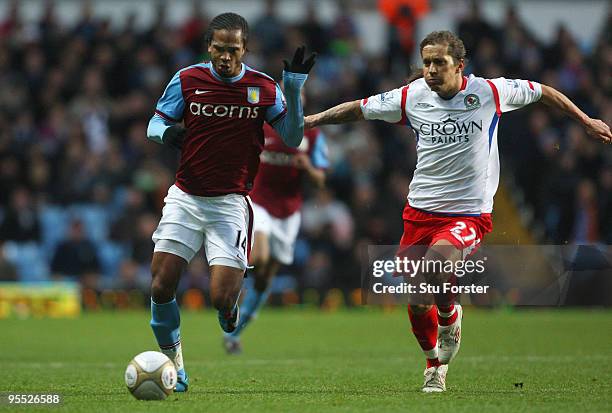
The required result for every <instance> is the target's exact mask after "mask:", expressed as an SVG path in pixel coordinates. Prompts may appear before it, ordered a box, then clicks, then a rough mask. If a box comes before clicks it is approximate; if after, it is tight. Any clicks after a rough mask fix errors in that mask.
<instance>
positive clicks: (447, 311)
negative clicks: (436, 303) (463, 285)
mask: <svg viewBox="0 0 612 413" xmlns="http://www.w3.org/2000/svg"><path fill="white" fill-rule="evenodd" d="M455 320H457V311H455V304H451V305H449V306H447V307H445V308H444V307H438V324H439V325H441V326H450V325H451V324H453V323H454V322H455Z"/></svg>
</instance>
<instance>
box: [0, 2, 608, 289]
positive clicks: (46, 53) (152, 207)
mask: <svg viewBox="0 0 612 413" xmlns="http://www.w3.org/2000/svg"><path fill="white" fill-rule="evenodd" d="M382 1H383V0H381V2H382ZM394 1H395V2H397V3H408V4H415V3H418V1H417V0H390V3H393V2H394ZM6 3H7V4H6V5H5V8H4V9H3V10H6V12H5V13H4V15H3V16H0V46H1V47H0V123H2V124H3V125H9V126H7V127H5V128H1V129H0V209H4V210H6V209H8V208H9V204H10V198H11V194H12V193H13V192H14V191H15V190H16V189H17V188H19V187H26V188H29V191H30V197H31V199H32V200H31V202H32V203H35V204H37V205H40V207H41V209H42V208H46V207H47V206H49V205H51V206H61V207H64V208H69V207H70V206H71V205H72V204H74V203H81V202H91V201H92V200H95V199H104V198H105V196H100V195H99V194H100V193H102V192H105V191H108V193H109V194H108V195H109V196H110V198H111V199H114V200H116V202H115V204H116V206H114V208H116V209H114V210H113V212H115V211H119V213H118V214H112V215H111V216H112V217H122V218H120V220H119V221H118V222H115V223H114V224H115V225H114V228H115V230H114V231H113V233H114V234H115V235H114V236H113V238H112V241H114V242H121V241H123V240H126V241H130V242H131V240H132V238H134V237H136V234H137V232H138V231H137V229H136V226H137V223H138V217H139V215H141V214H147V213H152V214H160V212H161V207H162V206H163V202H162V200H163V197H164V195H165V192H166V190H167V188H168V186H170V185H171V182H172V179H173V174H172V173H170V172H169V171H174V170H176V163H177V162H176V161H177V160H176V157H175V154H174V153H171V151H163V150H161V149H160V148H159V147H157V145H148V144H147V143H146V139H145V138H144V136H145V133H146V125H147V122H148V119H149V116H150V111H151V102H152V101H154V99H155V98H156V97H158V96H159V95H161V93H162V92H163V88H164V86H165V80H166V79H168V78H169V76H171V74H172V73H174V72H175V71H176V69H177V68H178V67H184V66H188V65H190V64H192V63H194V62H196V61H197V60H200V59H196V52H199V50H197V51H194V50H192V49H191V48H190V46H189V45H185V44H184V41H185V40H186V39H190V38H197V35H196V37H193V36H194V35H192V34H188V33H198V32H200V31H201V29H202V27H204V28H205V27H206V9H205V8H202V7H205V6H202V5H203V4H204V3H205V2H203V1H200V2H198V1H196V2H194V3H193V4H194V6H193V7H196V8H197V12H193V11H192V12H191V13H190V15H189V18H188V19H186V20H185V21H182V22H177V23H174V22H172V21H170V20H169V19H168V18H167V17H168V16H167V11H170V10H171V9H170V6H169V5H168V4H169V2H165V1H156V2H151V3H149V4H150V7H151V8H152V10H151V11H152V13H153V14H152V16H153V21H152V22H151V25H150V26H148V27H141V26H139V25H133V24H131V23H133V18H131V17H127V18H126V23H125V24H124V25H120V26H109V25H108V24H107V25H106V26H105V24H104V22H103V21H101V19H100V17H99V15H97V14H96V10H95V7H94V6H95V3H92V2H90V1H88V2H82V3H81V4H83V8H82V10H81V11H80V12H79V11H78V10H77V13H79V15H78V16H76V17H77V21H76V22H73V23H66V20H65V19H64V16H61V15H60V9H59V7H56V6H57V5H59V2H57V1H55V2H54V1H44V2H43V1H41V2H30V3H29V4H28V7H29V8H30V9H29V10H32V9H34V8H36V7H38V10H37V15H39V16H40V18H39V19H38V22H37V25H30V26H27V25H25V24H24V21H23V18H22V17H21V16H22V15H23V16H25V13H22V11H25V9H24V6H22V4H25V2H20V1H17V0H13V1H7V2H6ZM255 3H257V5H259V6H260V7H265V6H266V5H265V3H264V0H256V1H255V2H254V3H253V4H255ZM276 3H277V4H274V2H270V3H269V4H268V6H267V7H268V8H269V9H271V10H272V12H271V13H266V15H269V16H272V20H271V21H273V22H274V25H272V26H270V25H268V26H265V25H264V26H263V30H264V31H266V30H269V31H270V32H271V33H272V35H271V36H270V37H271V40H270V42H272V43H275V42H279V44H281V46H279V47H281V48H282V47H284V48H285V50H282V49H279V50H277V51H273V53H275V54H278V55H279V56H281V57H279V58H278V59H277V58H275V57H267V56H264V55H263V54H264V53H270V52H271V50H270V49H268V50H265V49H264V48H263V47H262V46H260V45H259V46H258V45H256V44H255V43H253V44H251V46H252V47H253V48H254V49H255V50H253V52H252V53H251V54H250V57H249V62H248V63H249V64H252V65H253V66H255V67H258V68H260V69H262V70H263V71H264V72H267V73H272V74H276V73H277V69H278V68H277V67H276V66H278V65H277V64H276V63H277V62H278V61H280V58H282V57H284V56H286V55H288V54H289V53H290V52H291V51H292V50H291V49H292V48H293V47H294V46H297V44H293V43H292V42H298V41H305V42H307V43H309V44H310V46H311V47H312V48H314V49H316V50H317V51H318V52H319V59H318V63H317V67H316V68H315V69H314V72H315V73H312V74H311V76H310V78H309V86H308V88H307V90H306V93H307V94H308V98H309V106H310V108H309V109H307V112H310V113H312V112H315V111H318V110H320V109H322V108H324V107H331V106H334V105H336V104H338V103H340V102H341V101H344V100H349V99H357V98H362V97H363V96H362V95H361V94H362V93H363V94H364V96H365V95H371V94H373V93H374V92H375V91H378V90H389V89H391V88H392V87H393V85H395V84H400V83H401V82H402V81H403V80H404V73H403V72H389V71H388V68H387V67H386V64H385V62H386V56H387V55H390V54H393V53H396V54H397V51H396V50H393V49H388V50H385V49H381V50H380V51H379V53H374V54H372V55H369V54H367V53H365V52H362V51H361V41H360V38H359V36H357V32H358V29H361V26H358V25H357V22H358V20H356V14H355V13H354V11H353V9H354V5H355V4H356V3H358V2H356V1H346V2H344V3H337V10H338V11H339V14H338V15H337V16H323V15H322V14H321V13H322V12H321V11H320V10H323V9H320V10H319V13H318V15H317V13H316V11H317V10H316V6H317V4H318V2H316V1H308V2H306V3H307V5H306V6H305V7H306V10H307V13H305V14H304V16H303V17H302V19H301V20H297V21H288V20H286V19H284V18H283V16H279V14H278V12H277V10H276V6H277V5H278V4H279V2H276ZM228 4H229V3H228ZM364 4H367V6H366V7H372V9H373V5H374V2H362V3H361V5H364ZM482 4H483V5H484V4H485V3H482ZM20 7H21V8H22V9H23V10H20ZM193 10H196V9H193ZM360 10H363V8H361V9H360ZM472 10H473V12H472V17H470V18H466V19H464V20H463V21H462V22H461V24H460V27H459V29H460V30H459V31H460V32H461V35H462V37H463V38H465V39H466V43H469V41H468V40H467V39H468V38H471V39H472V41H474V42H480V41H481V38H482V39H486V40H482V43H483V44H482V47H479V49H478V50H476V49H472V52H473V53H472V54H471V55H470V56H468V60H469V61H471V63H469V68H470V70H471V71H472V72H477V73H487V74H489V76H493V77H494V74H495V73H500V71H501V69H502V68H503V69H504V70H503V71H504V72H506V73H508V74H509V73H512V74H516V75H517V76H518V73H516V70H520V73H521V76H525V77H527V78H533V79H536V80H538V81H542V82H544V83H550V84H551V85H553V86H557V87H560V88H561V87H565V85H569V87H570V88H572V89H573V92H572V96H571V97H572V98H575V99H576V102H579V106H581V107H584V108H585V111H586V112H588V113H589V115H592V116H597V117H600V118H602V119H607V120H611V119H612V104H611V103H610V90H612V64H610V61H611V60H610V56H612V37H611V36H612V34H611V33H612V24H610V22H611V21H612V20H611V19H612V14H609V15H608V20H607V21H606V20H605V19H604V20H603V24H602V32H601V34H600V35H599V37H598V39H597V41H596V42H594V43H593V44H588V43H587V44H584V45H583V44H581V43H580V42H579V41H577V39H576V38H575V36H574V35H573V34H572V32H571V31H570V30H569V29H568V28H567V27H563V26H560V27H559V31H558V36H557V37H556V38H555V39H553V41H552V42H542V41H540V39H538V38H535V37H534V36H532V34H531V33H529V29H530V28H531V27H530V26H528V25H526V24H525V23H524V22H523V21H521V12H522V13H525V7H524V4H523V3H520V2H519V3H516V5H515V8H512V7H509V8H508V10H507V13H506V17H505V20H504V21H503V24H499V25H498V24H495V25H493V24H491V23H490V22H488V21H487V20H486V18H485V17H484V16H483V15H482V14H481V13H480V10H479V9H478V3H476V2H475V3H474V6H473V8H472ZM139 11H140V10H139ZM474 16H476V17H475V18H474ZM60 17H62V18H61V19H60ZM323 17H331V20H332V21H329V19H327V18H325V19H324V18H323ZM266 19H267V17H264V18H263V19H262V21H265V20H266ZM139 23H140V22H139ZM279 27H284V28H285V29H286V32H285V33H283V32H282V30H278V28H279ZM26 28H27V30H25V29H26ZM31 28H33V30H30V29H31ZM192 29H193V30H192ZM274 32H276V34H274ZM468 32H469V33H468ZM296 33H297V35H296ZM263 36H266V35H265V34H264V35H263ZM279 36H280V38H281V40H278V37H279ZM255 37H257V36H254V37H253V40H259V39H255ZM200 39H201V37H200V38H199V39H198V42H199V41H200ZM302 39H305V40H302ZM187 43H189V41H188V40H187ZM579 46H580V47H579ZM583 46H586V49H581V48H582V47H583ZM468 47H475V46H470V45H468ZM258 49H261V52H259V51H258ZM287 49H289V50H287ZM578 52H579V53H580V54H581V56H577V55H576V53H578ZM566 54H569V56H566ZM41 67H42V69H43V70H42V71H41ZM506 69H508V70H506ZM160 74H161V79H162V80H161V81H160V80H159V79H160ZM575 74H578V75H579V76H580V79H578V80H576V81H575V80H574V79H573V78H572V76H574V75H575ZM86 78H88V79H89V80H88V81H87V83H88V86H87V90H88V91H85V90H84V87H83V86H84V84H83V82H81V81H80V79H86ZM26 79H32V80H33V81H35V82H36V84H38V85H40V86H39V89H37V90H33V89H32V87H31V85H28V82H27V80H26ZM330 90H333V91H334V93H329V91H330ZM564 92H566V93H567V92H568V91H567V90H564ZM88 96H90V97H88ZM88 100H89V102H93V104H91V103H89V102H88ZM80 102H84V103H85V105H86V107H84V108H81V109H79V110H76V108H77V106H78V105H80ZM91 107H93V108H94V109H93V110H90V109H89V108H91ZM82 109H87V110H88V112H87V113H88V114H92V113H93V116H91V115H84V111H83V110H82ZM534 109H535V110H533V111H532V112H530V113H525V112H523V113H521V112H520V111H517V112H513V113H510V114H507V115H504V116H505V117H506V122H505V123H502V126H501V129H500V141H499V145H500V148H501V152H502V156H503V159H502V161H501V162H502V165H504V166H503V167H504V169H506V172H507V173H506V177H507V178H508V177H515V179H516V184H517V185H518V187H519V190H520V191H513V193H518V192H522V193H524V195H525V197H524V202H525V205H526V206H533V209H534V212H535V220H536V222H533V223H531V224H530V226H536V225H537V224H538V223H541V224H543V225H544V226H545V229H546V230H545V233H546V236H545V238H544V239H542V240H540V241H542V242H555V243H562V242H571V240H572V239H573V234H574V229H575V228H577V227H576V226H575V224H574V220H575V219H576V218H578V217H577V214H576V212H575V208H576V206H577V205H578V203H579V202H578V192H579V191H577V190H576V188H577V186H578V184H579V182H581V181H582V180H583V179H585V178H586V179H589V180H590V181H592V182H593V183H596V184H597V190H596V191H595V193H594V195H593V196H595V198H596V202H597V205H598V207H597V209H598V212H599V213H598V214H597V220H598V228H599V231H598V233H599V240H600V241H601V242H607V243H612V214H611V213H610V211H611V208H610V202H611V201H610V196H609V193H610V189H611V188H612V183H611V182H612V178H608V177H609V176H611V175H612V172H610V171H609V169H610V165H612V159H611V157H610V153H609V151H608V152H605V151H595V153H593V151H592V149H591V148H590V147H587V146H586V145H579V146H575V145H574V144H573V143H572V141H573V139H574V138H573V136H574V135H575V132H574V131H572V128H571V122H569V123H568V122H564V121H561V120H560V119H559V118H558V117H557V116H556V115H555V114H554V113H548V114H546V115H544V116H541V111H540V110H538V108H534ZM77 115H78V116H77ZM85 119H87V121H85ZM568 125H570V126H569V127H568ZM400 129H401V128H395V127H393V126H388V125H385V124H382V123H381V124H374V125H371V126H370V125H368V126H365V125H362V126H360V128H358V130H357V128H354V129H351V128H328V129H326V130H325V132H326V133H327V134H328V137H329V138H330V142H329V144H330V155H331V157H332V169H331V170H330V176H329V180H328V182H329V186H330V189H331V190H332V191H333V192H332V195H330V200H331V203H332V204H337V203H339V204H341V205H344V209H345V214H346V215H348V216H349V217H352V221H353V226H354V228H353V230H354V232H355V233H356V234H358V237H359V239H360V240H361V241H362V242H364V243H374V242H382V241H381V240H384V239H389V238H390V239H391V240H395V239H397V238H398V235H397V234H393V233H392V232H388V231H394V230H395V229H396V228H397V219H398V217H397V216H396V214H389V213H388V211H390V210H397V206H396V205H395V204H396V203H397V202H398V200H399V198H398V197H397V196H396V194H395V193H394V191H393V189H394V188H396V187H397V185H400V186H404V181H405V180H408V179H410V176H411V174H412V170H413V169H414V164H415V145H414V137H413V136H411V134H410V132H408V131H405V130H401V131H400ZM406 129H407V128H406ZM347 135H351V136H347ZM358 135H361V136H358ZM505 136H512V137H513V139H504V137H505ZM349 141H350V142H351V144H353V143H359V147H353V146H349V145H346V144H345V142H349ZM363 153H367V154H371V156H370V157H369V158H370V159H377V160H378V159H380V162H378V163H376V164H372V163H369V162H364V156H363ZM90 161H91V162H90ZM550 164H554V165H555V166H554V167H548V165H550ZM606 171H607V172H606ZM353 172H355V173H353ZM399 177H401V178H399ZM95 188H98V189H95ZM100 188H106V189H104V190H100ZM125 188H129V191H134V192H137V193H138V194H139V195H138V197H140V198H142V203H141V204H140V206H139V207H138V208H137V211H131V208H132V207H131V206H130V202H129V201H128V202H127V205H126V204H124V203H123V202H122V201H121V199H122V197H121V194H122V192H123V191H124V190H125ZM316 197H317V194H316V193H315V194H309V195H307V197H306V199H305V200H306V202H308V203H309V204H310V205H311V208H312V209H313V210H316V209H317V207H318V202H321V201H320V200H318V199H316ZM326 202H327V201H326ZM321 205H322V207H323V208H324V209H327V208H329V207H328V206H326V205H327V204H326V203H325V202H324V203H323V204H321ZM124 210H125V214H122V213H121V212H123V211H124ZM118 228H119V229H121V231H119V232H123V233H122V234H118V233H117V229H118ZM319 228H320V229H317V230H316V231H310V230H308V231H304V232H303V233H302V241H303V243H304V245H305V250H307V251H308V250H311V251H314V253H316V254H318V255H317V257H318V258H317V259H316V260H314V262H313V263H314V264H316V265H315V267H316V270H315V269H313V268H312V267H309V269H308V273H309V274H313V277H314V278H317V277H319V275H320V276H321V277H323V278H325V277H327V278H328V279H329V280H330V281H329V284H328V285H336V283H338V282H340V281H338V280H337V277H336V274H334V271H335V270H334V268H333V265H332V264H333V263H334V262H340V261H338V257H340V255H336V254H342V251H340V250H339V249H335V248H329V249H328V248H327V247H326V245H330V244H329V243H326V242H322V240H325V239H326V240H330V239H334V237H335V235H333V234H334V233H335V231H337V228H335V225H327V226H325V225H323V226H321V227H319ZM130 242H127V243H126V244H127V245H130ZM351 242H354V241H351ZM331 245H333V243H331ZM134 254H135V255H134ZM49 255H50V256H52V255H53V251H50V252H49ZM127 255H128V256H134V257H138V256H139V254H138V253H134V252H133V251H129V252H128V253H127ZM344 256H346V255H344ZM323 258H324V259H323ZM307 260H308V258H307V257H305V258H304V260H303V261H307ZM327 263H330V264H329V265H328V264H327ZM309 265H310V264H309ZM302 271H304V268H303V266H301V264H300V265H296V266H294V267H292V268H291V273H299V272H302ZM325 271H327V273H324V272H325ZM315 274H319V275H317V276H316V277H315Z"/></svg>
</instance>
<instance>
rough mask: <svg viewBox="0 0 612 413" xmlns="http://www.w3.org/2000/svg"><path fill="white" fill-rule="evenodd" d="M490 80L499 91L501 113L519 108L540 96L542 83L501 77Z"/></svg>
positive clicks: (538, 98)
mask: <svg viewBox="0 0 612 413" xmlns="http://www.w3.org/2000/svg"><path fill="white" fill-rule="evenodd" d="M491 82H492V83H493V84H494V85H495V86H496V88H497V91H498V93H499V101H500V108H501V111H502V113H503V112H511V111H513V110H516V109H520V108H522V107H524V106H527V105H529V104H531V103H534V102H537V101H538V100H540V98H541V97H542V85H540V84H539V83H537V82H532V81H529V80H522V79H506V78H503V77H499V78H497V79H491Z"/></svg>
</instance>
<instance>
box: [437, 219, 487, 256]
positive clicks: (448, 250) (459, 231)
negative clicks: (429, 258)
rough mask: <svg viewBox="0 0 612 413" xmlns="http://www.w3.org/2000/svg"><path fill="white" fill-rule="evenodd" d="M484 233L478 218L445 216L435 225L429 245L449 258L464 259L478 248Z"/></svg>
mask: <svg viewBox="0 0 612 413" xmlns="http://www.w3.org/2000/svg"><path fill="white" fill-rule="evenodd" d="M484 235H485V233H484V231H483V226H482V225H480V223H479V221H478V219H472V218H470V217H465V218H461V217H458V218H446V219H444V220H443V221H441V222H440V223H439V224H438V225H436V228H435V231H434V233H433V235H432V239H431V244H430V247H431V249H432V250H434V251H436V252H437V253H438V254H441V255H444V256H448V258H449V259H452V258H455V259H464V258H465V257H467V256H468V255H470V254H472V253H473V252H474V251H476V249H478V247H479V246H480V242H481V240H482V238H483V237H484ZM453 247H454V248H453ZM457 251H459V254H458V255H459V257H458V258H457Z"/></svg>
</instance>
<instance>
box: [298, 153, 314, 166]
mask: <svg viewBox="0 0 612 413" xmlns="http://www.w3.org/2000/svg"><path fill="white" fill-rule="evenodd" d="M293 166H295V167H296V168H298V169H305V170H308V169H310V168H312V162H310V157H309V156H308V155H306V154H305V153H298V154H296V155H294V156H293Z"/></svg>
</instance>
